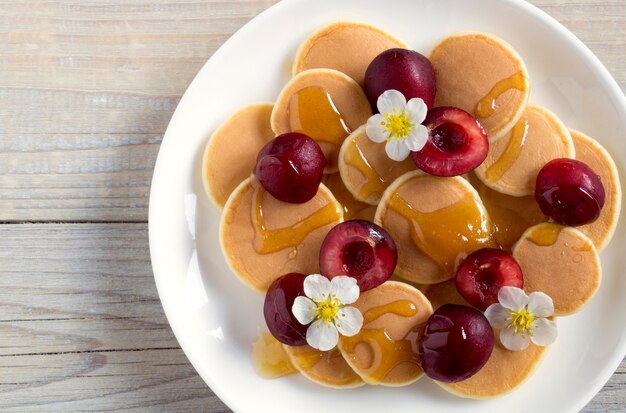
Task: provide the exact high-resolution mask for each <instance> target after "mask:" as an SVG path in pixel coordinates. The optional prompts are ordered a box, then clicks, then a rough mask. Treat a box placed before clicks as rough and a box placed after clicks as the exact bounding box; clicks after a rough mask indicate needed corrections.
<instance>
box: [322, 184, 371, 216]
mask: <svg viewBox="0 0 626 413" xmlns="http://www.w3.org/2000/svg"><path fill="white" fill-rule="evenodd" d="M322 182H323V183H324V185H326V187H328V189H330V191H331V192H332V193H333V195H334V196H335V198H336V199H337V201H338V202H339V203H340V204H341V205H342V206H343V219H344V220H345V221H348V220H350V219H364V220H366V221H371V222H374V215H376V207H375V206H373V205H368V204H366V203H364V202H361V201H357V200H356V199H354V197H353V196H352V194H351V193H350V191H348V188H346V186H345V185H344V183H343V180H342V179H341V175H339V174H338V173H334V174H330V175H325V176H324V179H322Z"/></svg>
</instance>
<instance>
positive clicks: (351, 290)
mask: <svg viewBox="0 0 626 413" xmlns="http://www.w3.org/2000/svg"><path fill="white" fill-rule="evenodd" d="M359 292H360V290H359V286H358V285H357V284H356V278H352V277H347V276H345V275H340V276H338V277H333V279H332V280H330V294H331V295H332V294H334V295H335V297H336V298H337V299H338V300H339V302H340V303H341V304H344V305H345V304H352V303H353V302H355V301H356V300H357V299H358V298H359Z"/></svg>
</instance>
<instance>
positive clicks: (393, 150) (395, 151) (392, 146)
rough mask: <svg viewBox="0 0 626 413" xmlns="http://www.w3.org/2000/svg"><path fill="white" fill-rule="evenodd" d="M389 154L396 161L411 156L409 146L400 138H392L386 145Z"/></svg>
mask: <svg viewBox="0 0 626 413" xmlns="http://www.w3.org/2000/svg"><path fill="white" fill-rule="evenodd" d="M385 152H387V156H388V157H389V158H391V159H393V160H394V161H398V162H402V161H403V160H405V159H406V158H407V157H408V156H409V152H410V151H409V148H407V147H406V144H405V143H404V142H403V141H401V140H399V139H392V140H390V141H389V142H387V144H386V145H385Z"/></svg>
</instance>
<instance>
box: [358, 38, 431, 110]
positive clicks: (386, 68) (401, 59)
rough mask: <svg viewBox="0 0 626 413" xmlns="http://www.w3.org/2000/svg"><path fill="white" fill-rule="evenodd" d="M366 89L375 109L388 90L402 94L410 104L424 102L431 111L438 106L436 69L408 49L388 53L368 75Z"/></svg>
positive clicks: (386, 51) (371, 68)
mask: <svg viewBox="0 0 626 413" xmlns="http://www.w3.org/2000/svg"><path fill="white" fill-rule="evenodd" d="M364 89H365V93H366V94H367V98H368V99H369V101H370V104H371V105H372V107H373V108H376V104H377V101H378V97H379V96H380V95H382V94H383V92H385V91H386V90H389V89H395V90H397V91H399V92H401V93H402V94H403V95H404V97H405V98H406V100H407V101H409V100H410V99H411V98H421V99H422V100H423V101H424V103H425V104H426V106H427V107H428V108H430V107H432V105H433V103H434V102H435V92H436V90H437V88H436V82H435V69H434V68H433V65H432V64H431V63H430V60H428V58H427V57H425V56H423V55H421V54H419V53H417V52H416V51H414V50H408V49H399V48H395V49H389V50H385V51H384V52H382V53H381V54H379V55H378V56H376V57H375V58H374V60H372V62H371V63H370V64H369V66H368V67H367V70H366V71H365V81H364Z"/></svg>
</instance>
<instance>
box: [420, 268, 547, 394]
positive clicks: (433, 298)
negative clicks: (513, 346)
mask: <svg viewBox="0 0 626 413" xmlns="http://www.w3.org/2000/svg"><path fill="white" fill-rule="evenodd" d="M422 291H423V292H424V295H425V296H426V298H428V299H429V300H430V302H431V304H432V305H433V309H434V310H437V308H439V307H440V306H442V305H444V304H459V305H466V306H468V307H471V306H470V305H469V304H468V303H467V301H465V299H464V298H463V297H461V294H459V292H458V290H457V289H456V284H455V281H454V280H448V281H446V282H443V283H439V284H433V285H428V286H425V287H424V288H423V290H422ZM499 337H500V332H499V331H494V338H495V340H494V346H493V351H492V353H491V356H489V360H487V363H486V364H485V365H484V366H483V368H482V369H480V370H479V371H478V372H477V373H476V374H474V375H473V376H472V377H470V378H468V379H465V380H463V381H460V382H457V383H442V382H438V381H435V382H436V383H437V384H439V385H440V386H441V387H443V388H444V389H445V390H447V391H449V392H450V393H453V394H455V395H457V396H460V397H468V398H473V399H488V398H492V397H498V396H502V395H505V394H507V393H509V392H511V391H513V390H515V389H516V388H517V387H519V386H520V385H521V384H522V383H524V381H526V379H527V378H528V377H530V375H531V374H532V373H533V372H534V370H535V368H536V367H537V366H538V365H539V362H540V361H541V360H542V358H543V356H544V354H545V353H546V350H547V348H546V347H539V346H536V345H534V344H532V343H531V344H530V345H529V346H528V348H526V350H523V351H509V350H507V349H506V348H504V347H503V346H502V344H500V339H499Z"/></svg>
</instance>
